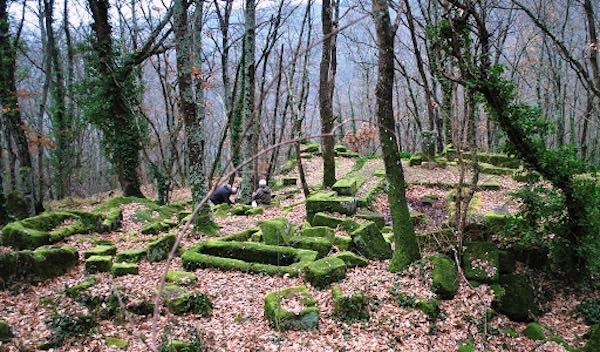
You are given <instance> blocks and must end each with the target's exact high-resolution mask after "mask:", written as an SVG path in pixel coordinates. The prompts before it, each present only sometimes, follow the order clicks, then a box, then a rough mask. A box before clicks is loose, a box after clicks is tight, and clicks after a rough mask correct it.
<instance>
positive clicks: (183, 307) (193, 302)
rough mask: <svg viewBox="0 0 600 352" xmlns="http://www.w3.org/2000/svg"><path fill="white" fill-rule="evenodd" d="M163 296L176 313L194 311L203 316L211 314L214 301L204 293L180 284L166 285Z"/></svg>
mask: <svg viewBox="0 0 600 352" xmlns="http://www.w3.org/2000/svg"><path fill="white" fill-rule="evenodd" d="M162 297H163V299H164V301H165V305H166V306H167V308H168V309H169V311H170V312H171V313H173V314H175V315H179V314H184V313H188V312H193V313H194V314H199V315H202V316H209V315H210V313H211V311H212V302H211V301H210V299H209V298H208V296H206V295H205V294H202V293H193V292H190V291H188V290H187V289H185V288H184V287H181V286H178V285H167V286H165V287H164V289H163V292H162Z"/></svg>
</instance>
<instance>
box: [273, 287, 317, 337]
mask: <svg viewBox="0 0 600 352" xmlns="http://www.w3.org/2000/svg"><path fill="white" fill-rule="evenodd" d="M290 301H292V302H294V303H295V304H294V305H297V306H299V307H298V309H293V308H296V307H294V306H292V307H289V308H288V305H287V304H286V303H287V302H290ZM265 318H267V320H268V321H269V323H270V325H271V326H272V327H274V328H275V329H277V330H314V329H317V328H318V326H319V308H318V307H317V302H316V301H315V299H314V298H313V297H312V296H311V295H310V292H309V290H308V288H307V287H306V286H298V287H290V288H286V289H282V290H277V291H273V292H270V293H268V294H267V295H266V296H265Z"/></svg>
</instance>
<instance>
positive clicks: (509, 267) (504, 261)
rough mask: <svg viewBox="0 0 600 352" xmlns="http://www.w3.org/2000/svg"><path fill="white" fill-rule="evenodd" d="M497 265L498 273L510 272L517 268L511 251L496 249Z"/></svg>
mask: <svg viewBox="0 0 600 352" xmlns="http://www.w3.org/2000/svg"><path fill="white" fill-rule="evenodd" d="M498 265H499V269H500V274H512V273H514V272H515V270H516V269H517V267H516V265H517V263H516V258H515V254H514V253H513V252H509V251H500V250H499V251H498Z"/></svg>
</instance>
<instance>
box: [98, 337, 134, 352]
mask: <svg viewBox="0 0 600 352" xmlns="http://www.w3.org/2000/svg"><path fill="white" fill-rule="evenodd" d="M104 343H106V346H108V347H113V348H118V349H120V350H126V349H127V348H128V347H129V341H127V340H125V339H120V338H118V337H107V338H106V339H105V340H104Z"/></svg>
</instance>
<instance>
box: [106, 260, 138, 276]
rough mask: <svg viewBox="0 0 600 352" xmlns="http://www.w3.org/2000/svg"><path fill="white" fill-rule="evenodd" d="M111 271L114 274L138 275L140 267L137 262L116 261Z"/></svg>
mask: <svg viewBox="0 0 600 352" xmlns="http://www.w3.org/2000/svg"><path fill="white" fill-rule="evenodd" d="M111 271H112V274H113V276H123V275H137V274H138V273H139V267H138V265H137V264H136V263H114V264H113V266H112V269H111Z"/></svg>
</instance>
